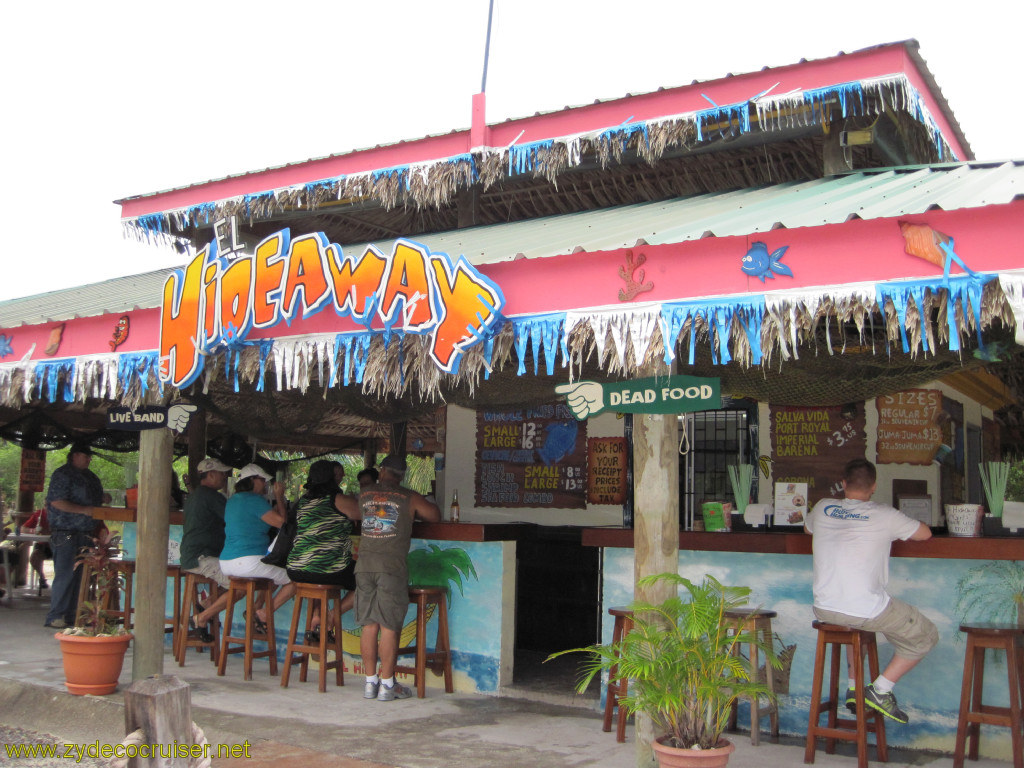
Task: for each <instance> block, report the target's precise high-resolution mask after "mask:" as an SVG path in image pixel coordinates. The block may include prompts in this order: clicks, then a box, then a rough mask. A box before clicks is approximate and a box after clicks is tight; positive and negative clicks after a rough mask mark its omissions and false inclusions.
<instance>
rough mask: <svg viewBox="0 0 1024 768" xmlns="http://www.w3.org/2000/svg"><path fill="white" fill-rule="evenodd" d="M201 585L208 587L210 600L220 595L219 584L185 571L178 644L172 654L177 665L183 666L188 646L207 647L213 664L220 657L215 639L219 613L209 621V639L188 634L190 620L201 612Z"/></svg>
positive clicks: (218, 630) (217, 632) (218, 642)
mask: <svg viewBox="0 0 1024 768" xmlns="http://www.w3.org/2000/svg"><path fill="white" fill-rule="evenodd" d="M202 585H207V586H209V587H210V599H211V600H216V599H217V598H218V597H219V596H220V591H221V590H220V585H219V584H217V582H216V581H214V580H213V579H210V578H207V577H206V576H201V575H200V574H198V573H192V571H185V588H184V590H183V591H182V595H181V609H180V610H179V611H178V645H177V649H176V651H175V654H174V658H176V659H177V660H178V666H179V667H184V666H185V656H186V655H187V653H188V649H189V648H196V649H197V650H199V651H202V650H203V649H204V648H205V649H207V650H208V651H209V652H210V661H211V662H213V663H214V664H216V663H217V661H218V659H219V658H220V641H219V640H218V639H217V637H218V635H219V634H220V615H219V614H218V615H216V616H214V617H213V620H212V621H211V622H210V630H211V631H210V634H211V635H212V636H213V638H212V639H211V640H203V639H201V638H198V637H189V635H188V626H189V622H190V620H191V619H192V618H193V617H194V616H195V615H196V614H197V613H202V604H201V603H200V601H199V587H200V586H202Z"/></svg>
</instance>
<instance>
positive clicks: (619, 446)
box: [587, 437, 629, 504]
mask: <svg viewBox="0 0 1024 768" xmlns="http://www.w3.org/2000/svg"><path fill="white" fill-rule="evenodd" d="M628 449H629V444H628V443H627V442H626V438H624V437H592V438H590V439H589V440H588V441H587V501H588V502H589V503H591V504H623V503H625V501H626V451H627V450H628Z"/></svg>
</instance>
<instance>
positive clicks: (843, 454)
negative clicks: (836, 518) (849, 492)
mask: <svg viewBox="0 0 1024 768" xmlns="http://www.w3.org/2000/svg"><path fill="white" fill-rule="evenodd" d="M770 418H771V427H770V432H771V444H772V474H773V476H774V481H775V483H776V484H778V483H807V497H808V498H807V502H808V508H810V507H812V506H814V504H815V502H817V501H819V500H820V499H826V498H830V497H832V496H835V495H837V494H841V493H842V484H841V480H842V476H843V466H844V465H845V464H846V462H848V461H850V460H851V459H862V458H864V456H865V453H866V452H867V437H866V435H865V433H864V404H863V403H851V404H849V405H844V406H838V405H837V406H830V407H821V408H801V407H798V406H771V409H770Z"/></svg>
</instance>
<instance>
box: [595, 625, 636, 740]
mask: <svg viewBox="0 0 1024 768" xmlns="http://www.w3.org/2000/svg"><path fill="white" fill-rule="evenodd" d="M608 613H609V614H611V615H612V616H614V617H615V624H614V626H613V627H612V643H613V644H614V643H617V642H619V641H620V640H622V638H624V637H625V636H626V634H627V633H628V632H629V631H630V630H631V629H633V612H632V611H631V610H629V609H628V608H609V609H608ZM616 672H618V665H616V666H614V667H612V668H611V669H610V670H609V674H608V690H607V691H605V695H604V722H603V723H602V725H601V730H602V731H604V732H605V733H608V732H610V731H611V729H612V715H613V714H614V712H615V710H616V708H618V710H619V719H618V722H617V724H616V730H615V740H616V741H619V742H624V741H625V740H626V717H627V715H626V713H625V712H623V711H622V709H621V707H619V701H620V700H621V699H622V697H623V696H625V695H626V693H627V692H628V690H629V681H628V680H621V681H619V682H618V683H613V682H611V681H612V679H613V678H614V677H615V673H616Z"/></svg>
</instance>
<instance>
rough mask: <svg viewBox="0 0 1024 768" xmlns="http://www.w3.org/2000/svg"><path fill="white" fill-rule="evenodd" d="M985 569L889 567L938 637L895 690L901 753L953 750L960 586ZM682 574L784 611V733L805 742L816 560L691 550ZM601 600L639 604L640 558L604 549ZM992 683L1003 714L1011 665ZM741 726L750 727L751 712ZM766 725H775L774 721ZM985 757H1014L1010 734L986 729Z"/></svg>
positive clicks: (928, 564) (898, 590)
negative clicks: (788, 660)
mask: <svg viewBox="0 0 1024 768" xmlns="http://www.w3.org/2000/svg"><path fill="white" fill-rule="evenodd" d="M723 535H728V534H723ZM979 564H980V563H979V561H976V560H940V559H932V558H922V559H919V560H918V559H913V558H893V559H892V560H891V563H890V577H889V592H890V594H892V595H894V596H896V597H899V598H900V599H902V600H905V601H906V602H909V603H912V604H913V605H916V606H917V607H918V608H920V609H921V611H922V612H924V614H925V615H926V616H928V618H930V619H931V620H932V621H934V622H935V624H936V626H937V627H938V629H939V638H940V639H939V644H938V646H936V648H935V649H934V650H933V651H932V652H931V653H930V654H929V655H928V656H927V657H925V659H924V660H923V661H922V662H921V663H920V664H919V665H918V666H917V667H916V668H915V669H913V670H912V671H911V672H910V673H909V674H908V675H907V676H906V677H904V678H903V679H902V680H901V681H900V682H899V685H897V687H896V695H897V698H898V700H899V703H900V707H901V708H902V709H904V710H905V711H906V712H907V713H908V714H909V715H910V722H909V723H908V724H907V725H902V726H901V725H898V724H896V723H892V722H889V723H887V727H886V735H887V737H888V741H889V744H891V745H893V746H900V747H908V748H913V749H922V750H935V751H941V752H950V753H951V752H952V751H953V742H954V738H955V736H956V722H957V715H958V712H959V707H960V684H961V678H962V674H963V663H964V650H965V643H964V641H963V638H962V636H961V633H960V632H959V629H958V627H959V624H960V622H961V620H962V618H961V617H959V616H957V615H955V614H954V604H955V602H956V597H957V582H958V580H959V579H960V578H961V577H962V576H963V575H964V574H965V573H966V572H967V571H968V570H969V569H971V568H974V567H976V566H978V565H979ZM679 574H680V575H681V576H685V577H687V578H689V579H691V580H700V579H701V578H702V577H703V576H704V574H711V575H712V576H714V577H715V578H716V579H718V580H719V581H721V582H722V583H723V584H731V585H744V586H749V587H750V588H751V589H752V590H753V592H752V599H751V605H752V606H762V607H765V608H770V609H771V610H774V611H777V612H778V614H779V615H778V618H776V619H774V620H773V624H772V629H773V630H774V631H775V633H776V634H777V635H778V636H779V637H780V638H781V640H782V642H783V643H785V644H786V645H790V644H792V643H796V644H797V650H796V656H795V657H794V660H793V667H792V671H791V675H790V688H789V694H788V695H785V696H782V697H780V704H781V709H780V728H781V730H782V732H783V733H785V734H788V735H791V736H801V737H802V736H804V735H805V734H806V733H807V721H808V713H809V704H810V690H811V675H812V671H813V670H812V666H813V663H814V653H815V643H816V641H817V638H816V634H817V633H816V632H815V631H814V630H813V629H812V628H811V622H812V621H813V619H814V616H813V614H812V612H811V599H812V598H811V556H810V555H774V554H754V553H736V552H689V551H685V552H680V553H679ZM603 599H604V605H605V606H606V607H607V606H624V605H628V604H629V603H630V601H631V600H632V599H633V550H631V549H618V548H609V549H606V550H605V551H604V595H603ZM603 632H604V635H603V637H605V638H611V632H612V620H611V617H610V616H608V615H607V611H606V613H605V619H604V627H603ZM878 640H879V663H880V665H881V666H882V667H883V668H884V667H885V665H886V663H887V662H888V661H889V659H890V658H891V656H892V647H891V646H890V645H889V644H888V643H887V642H886V641H885V639H884V638H883V637H882V636H881V635H879V637H878ZM844 679H845V678H844ZM985 682H986V685H985V696H984V700H985V703H986V704H995V705H1003V706H1005V705H1006V704H1007V701H1008V698H1007V678H1006V664H1005V659H1000V660H999V661H998V662H997V663H993V662H992V661H990V662H989V663H988V665H987V668H986V675H985ZM841 685H845V683H843V684H841ZM740 723H741V724H744V723H746V724H749V719H748V718H747V717H746V708H745V706H744V708H743V709H741V715H740ZM762 723H763V727H767V719H765V720H763V721H762ZM981 749H982V753H983V756H986V757H992V758H997V759H1010V757H1011V754H1012V753H1011V748H1010V741H1009V731H1008V729H1006V728H991V729H989V728H988V727H987V726H986V727H985V729H984V730H983V731H982V738H981Z"/></svg>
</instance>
